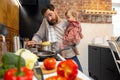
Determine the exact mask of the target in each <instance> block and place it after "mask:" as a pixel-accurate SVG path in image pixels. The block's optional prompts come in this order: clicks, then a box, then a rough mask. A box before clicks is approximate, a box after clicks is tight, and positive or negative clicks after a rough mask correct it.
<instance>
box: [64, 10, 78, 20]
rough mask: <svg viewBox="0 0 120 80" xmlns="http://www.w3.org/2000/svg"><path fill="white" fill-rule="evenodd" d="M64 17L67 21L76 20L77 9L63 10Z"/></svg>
mask: <svg viewBox="0 0 120 80" xmlns="http://www.w3.org/2000/svg"><path fill="white" fill-rule="evenodd" d="M65 17H66V19H67V20H68V21H76V20H77V11H76V10H73V9H69V10H67V11H66V12H65Z"/></svg>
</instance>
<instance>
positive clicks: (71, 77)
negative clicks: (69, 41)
mask: <svg viewBox="0 0 120 80" xmlns="http://www.w3.org/2000/svg"><path fill="white" fill-rule="evenodd" d="M77 74H78V65H77V64H76V63H75V62H74V61H73V60H72V59H69V60H65V61H61V62H60V63H59V64H58V66H57V75H58V76H62V77H65V78H67V80H75V78H76V77H77Z"/></svg>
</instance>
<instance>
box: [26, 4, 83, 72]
mask: <svg viewBox="0 0 120 80" xmlns="http://www.w3.org/2000/svg"><path fill="white" fill-rule="evenodd" d="M41 13H42V15H43V16H44V19H43V22H42V24H41V26H40V28H39V30H38V31H37V32H36V33H35V34H34V36H33V38H32V41H28V42H27V45H28V46H34V44H36V43H38V42H40V41H50V42H51V43H53V48H54V50H59V49H61V43H62V40H63V35H64V31H65V29H66V27H67V25H68V22H67V21H66V20H62V19H61V18H60V17H59V16H58V14H57V12H56V9H55V7H54V6H53V5H52V4H49V5H46V6H45V7H44V8H43V9H42V11H41ZM64 57H65V58H66V59H69V58H70V59H71V58H72V59H74V60H75V61H76V63H77V64H78V66H79V70H81V71H82V67H81V65H80V62H79V60H78V58H77V56H76V55H75V53H74V51H73V49H72V48H71V49H69V50H65V51H64Z"/></svg>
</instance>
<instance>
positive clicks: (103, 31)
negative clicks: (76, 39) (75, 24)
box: [78, 23, 113, 75]
mask: <svg viewBox="0 0 120 80" xmlns="http://www.w3.org/2000/svg"><path fill="white" fill-rule="evenodd" d="M81 27H82V33H83V35H84V38H83V39H82V40H81V43H80V44H79V45H78V48H79V52H80V55H78V58H79V60H80V62H81V65H82V67H83V71H84V73H85V74H86V75H88V44H90V43H91V41H92V39H93V38H94V37H96V36H100V37H104V36H106V35H107V36H109V37H111V36H112V35H113V25H112V24H91V23H90V24H89V23H81Z"/></svg>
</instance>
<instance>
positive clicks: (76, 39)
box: [62, 9, 83, 55]
mask: <svg viewBox="0 0 120 80" xmlns="http://www.w3.org/2000/svg"><path fill="white" fill-rule="evenodd" d="M65 17H66V19H67V21H68V23H69V25H68V27H67V28H66V30H65V32H64V38H63V43H62V44H63V46H64V47H65V46H70V45H72V46H74V47H73V50H74V52H75V54H76V55H79V52H78V50H77V47H76V45H77V44H79V43H80V40H81V39H82V38H83V35H82V28H81V26H80V23H79V21H77V12H76V11H75V10H72V9H70V10H67V11H66V13H65ZM62 55H63V54H62Z"/></svg>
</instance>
